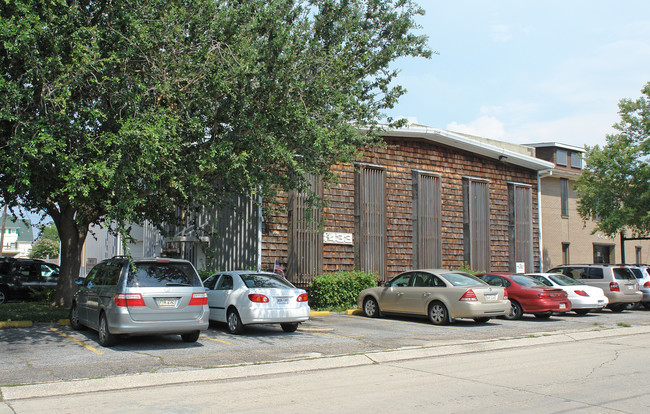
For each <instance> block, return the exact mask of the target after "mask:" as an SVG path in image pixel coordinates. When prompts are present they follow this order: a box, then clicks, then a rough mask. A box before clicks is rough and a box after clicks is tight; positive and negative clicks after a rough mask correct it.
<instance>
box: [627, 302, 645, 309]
mask: <svg viewBox="0 0 650 414" xmlns="http://www.w3.org/2000/svg"><path fill="white" fill-rule="evenodd" d="M639 308H641V302H634V303H630V304H628V305H627V306H626V307H625V309H630V310H637V309H639Z"/></svg>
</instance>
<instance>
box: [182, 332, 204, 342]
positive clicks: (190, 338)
mask: <svg viewBox="0 0 650 414" xmlns="http://www.w3.org/2000/svg"><path fill="white" fill-rule="evenodd" d="M200 335H201V331H193V332H190V333H186V334H181V339H182V340H183V342H196V341H198V340H199V336H200Z"/></svg>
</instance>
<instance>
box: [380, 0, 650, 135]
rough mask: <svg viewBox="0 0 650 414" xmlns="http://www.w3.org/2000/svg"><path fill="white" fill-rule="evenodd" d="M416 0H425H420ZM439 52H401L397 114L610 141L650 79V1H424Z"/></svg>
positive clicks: (436, 123)
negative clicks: (628, 102) (626, 106)
mask: <svg viewBox="0 0 650 414" xmlns="http://www.w3.org/2000/svg"><path fill="white" fill-rule="evenodd" d="M416 1H417V0H416ZM418 3H419V4H420V5H421V6H422V7H423V8H424V9H425V10H426V12H427V13H426V15H425V16H424V17H421V18H419V19H418V22H419V23H420V25H421V26H422V27H423V28H422V30H421V31H420V33H424V34H427V35H428V36H429V46H430V48H431V49H432V50H435V51H438V52H439V53H440V55H434V56H433V57H432V58H431V59H429V60H427V59H413V58H403V59H400V60H398V61H397V62H396V63H395V67H398V68H401V70H402V71H401V73H400V75H399V77H398V79H397V83H398V84H400V85H403V86H404V87H406V89H407V90H408V92H407V94H406V95H404V96H402V98H401V99H400V102H399V103H398V104H397V106H396V107H395V108H394V109H393V110H390V111H389V112H388V115H389V116H392V117H398V118H403V117H405V118H408V119H409V120H410V121H412V122H417V123H419V124H423V125H427V126H431V127H435V128H443V129H449V130H452V131H458V132H465V133H470V134H474V135H478V136H483V137H487V138H493V139H498V140H502V141H507V142H512V143H518V144H523V143H532V142H561V143H565V144H570V145H575V146H579V147H583V146H584V145H589V146H593V145H596V144H598V145H603V144H604V143H605V137H606V135H607V134H608V133H612V132H613V131H614V130H613V129H612V128H611V126H612V125H613V124H614V123H616V122H618V120H619V116H618V102H619V100H620V99H622V98H631V99H637V98H639V97H640V96H641V89H642V88H643V86H644V85H645V84H646V83H647V82H649V81H650V1H648V0H626V1H603V0H590V1H586V0H564V1H555V0H547V1H543V2H533V1H525V0H520V1H515V0H490V1H479V0H455V1H437V0H436V1H434V0H419V2H418Z"/></svg>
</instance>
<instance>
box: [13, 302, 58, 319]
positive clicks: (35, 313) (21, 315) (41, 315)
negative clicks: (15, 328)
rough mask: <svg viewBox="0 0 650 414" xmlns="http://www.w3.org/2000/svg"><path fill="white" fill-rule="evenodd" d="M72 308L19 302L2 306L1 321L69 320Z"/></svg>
mask: <svg viewBox="0 0 650 414" xmlns="http://www.w3.org/2000/svg"><path fill="white" fill-rule="evenodd" d="M69 313H70V308H62V307H58V308H55V307H53V306H50V304H49V303H44V302H17V303H4V304H2V305H0V321H3V322H13V321H32V322H56V321H58V320H59V319H67V318H68V316H69Z"/></svg>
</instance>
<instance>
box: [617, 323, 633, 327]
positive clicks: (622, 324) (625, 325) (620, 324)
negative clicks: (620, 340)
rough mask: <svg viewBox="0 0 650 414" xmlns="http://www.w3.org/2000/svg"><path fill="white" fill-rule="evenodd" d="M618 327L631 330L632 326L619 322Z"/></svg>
mask: <svg viewBox="0 0 650 414" xmlns="http://www.w3.org/2000/svg"><path fill="white" fill-rule="evenodd" d="M617 325H618V326H622V327H623V328H629V327H631V326H632V325H630V324H629V323H625V322H619V323H617Z"/></svg>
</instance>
